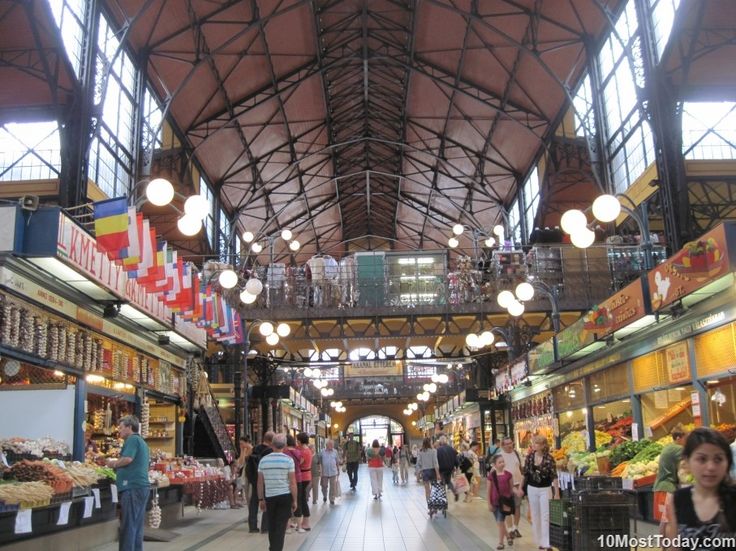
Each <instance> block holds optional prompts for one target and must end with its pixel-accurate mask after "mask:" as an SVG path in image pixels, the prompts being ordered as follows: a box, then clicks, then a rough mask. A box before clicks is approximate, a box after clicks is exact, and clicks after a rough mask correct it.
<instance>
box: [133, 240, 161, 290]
mask: <svg viewBox="0 0 736 551" xmlns="http://www.w3.org/2000/svg"><path fill="white" fill-rule="evenodd" d="M151 245H152V247H153V250H154V251H155V254H154V255H153V256H152V263H151V265H150V266H149V267H148V270H146V273H145V274H144V275H141V276H139V277H138V283H140V284H141V285H143V287H145V288H146V290H148V291H153V290H154V289H155V287H156V283H157V282H158V281H159V280H161V279H163V278H164V277H165V274H164V264H165V262H166V250H167V245H166V241H161V242H160V243H156V230H151Z"/></svg>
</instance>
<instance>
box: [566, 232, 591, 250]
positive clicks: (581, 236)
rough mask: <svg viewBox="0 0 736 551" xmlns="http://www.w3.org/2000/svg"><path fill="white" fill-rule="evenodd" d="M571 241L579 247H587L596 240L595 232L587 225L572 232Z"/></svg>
mask: <svg viewBox="0 0 736 551" xmlns="http://www.w3.org/2000/svg"><path fill="white" fill-rule="evenodd" d="M570 241H571V242H572V244H573V245H575V246H576V247H578V248H579V249H587V248H588V247H590V246H591V245H592V244H593V243H594V242H595V232H594V231H592V230H589V229H588V228H586V227H582V228H578V229H576V230H575V232H574V233H572V234H570Z"/></svg>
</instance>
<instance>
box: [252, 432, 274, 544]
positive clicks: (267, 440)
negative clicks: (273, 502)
mask: <svg viewBox="0 0 736 551" xmlns="http://www.w3.org/2000/svg"><path fill="white" fill-rule="evenodd" d="M273 437H274V433H273V432H271V431H268V432H267V433H266V434H264V435H263V442H262V443H260V444H258V445H257V446H256V447H255V448H253V452H252V453H251V454H250V457H248V460H247V461H246V463H245V476H246V478H247V479H248V483H249V484H251V485H252V488H253V489H254V491H253V492H252V493H251V495H250V502H249V503H248V528H249V530H248V531H249V532H251V533H258V492H256V491H255V488H256V484H258V464H259V463H260V462H261V459H263V458H264V457H266V456H267V455H268V454H269V453H271V452H272V451H273V447H272V444H273ZM260 531H261V533H263V534H265V533H266V532H268V517H266V515H263V518H262V519H261V530H260Z"/></svg>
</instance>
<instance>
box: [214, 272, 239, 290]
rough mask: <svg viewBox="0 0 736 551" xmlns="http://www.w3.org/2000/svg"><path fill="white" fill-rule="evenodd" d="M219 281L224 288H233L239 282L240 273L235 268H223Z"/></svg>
mask: <svg viewBox="0 0 736 551" xmlns="http://www.w3.org/2000/svg"><path fill="white" fill-rule="evenodd" d="M218 281H219V283H220V286H221V287H222V288H223V289H232V288H233V287H235V286H236V285H237V284H238V274H236V273H235V271H234V270H229V269H228V270H223V271H221V272H220V276H219V277H218Z"/></svg>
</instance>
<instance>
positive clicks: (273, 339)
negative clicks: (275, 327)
mask: <svg viewBox="0 0 736 551" xmlns="http://www.w3.org/2000/svg"><path fill="white" fill-rule="evenodd" d="M266 342H267V343H268V344H269V346H276V345H277V344H278V343H279V336H278V335H277V334H276V333H271V334H270V335H269V336H268V337H266Z"/></svg>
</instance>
